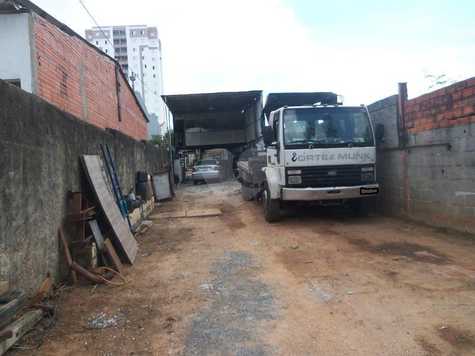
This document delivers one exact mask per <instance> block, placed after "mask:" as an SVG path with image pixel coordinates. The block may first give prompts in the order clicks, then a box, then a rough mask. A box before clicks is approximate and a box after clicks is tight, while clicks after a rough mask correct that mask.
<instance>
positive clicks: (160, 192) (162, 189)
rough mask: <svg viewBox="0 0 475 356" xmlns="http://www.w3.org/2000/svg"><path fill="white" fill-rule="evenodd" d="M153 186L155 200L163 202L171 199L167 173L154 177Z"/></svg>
mask: <svg viewBox="0 0 475 356" xmlns="http://www.w3.org/2000/svg"><path fill="white" fill-rule="evenodd" d="M153 186H154V189H155V192H156V194H157V200H165V199H170V198H171V197H172V192H171V189H170V175H169V174H168V172H167V173H162V174H157V175H154V176H153Z"/></svg>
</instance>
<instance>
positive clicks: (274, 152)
mask: <svg viewBox="0 0 475 356" xmlns="http://www.w3.org/2000/svg"><path fill="white" fill-rule="evenodd" d="M271 122H272V130H273V131H274V142H275V145H272V146H269V147H267V165H268V166H277V165H279V163H280V122H279V111H275V112H273V113H272V120H271Z"/></svg>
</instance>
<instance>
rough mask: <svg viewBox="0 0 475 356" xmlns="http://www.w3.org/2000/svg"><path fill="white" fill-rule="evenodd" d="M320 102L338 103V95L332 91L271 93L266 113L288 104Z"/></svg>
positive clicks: (268, 97) (267, 114) (299, 104)
mask: <svg viewBox="0 0 475 356" xmlns="http://www.w3.org/2000/svg"><path fill="white" fill-rule="evenodd" d="M318 102H321V103H326V104H329V105H332V104H336V103H337V95H336V94H335V93H332V92H300V93H298V92H297V93H295V92H294V93H270V94H269V95H268V96H267V101H266V105H265V106H264V114H266V116H267V117H268V116H269V114H270V113H271V112H272V111H274V110H276V109H278V108H281V107H282V106H286V105H287V106H301V105H312V104H315V103H318Z"/></svg>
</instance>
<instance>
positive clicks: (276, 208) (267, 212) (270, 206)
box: [262, 184, 281, 223]
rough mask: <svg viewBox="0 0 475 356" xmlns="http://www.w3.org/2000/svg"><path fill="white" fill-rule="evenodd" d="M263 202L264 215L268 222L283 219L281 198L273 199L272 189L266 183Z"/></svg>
mask: <svg viewBox="0 0 475 356" xmlns="http://www.w3.org/2000/svg"><path fill="white" fill-rule="evenodd" d="M262 203H263V205H264V217H265V219H266V221H267V222H269V223H273V222H277V221H279V220H280V219H281V214H280V200H279V199H271V197H270V189H269V187H268V186H267V184H266V186H265V189H264V191H263V193H262Z"/></svg>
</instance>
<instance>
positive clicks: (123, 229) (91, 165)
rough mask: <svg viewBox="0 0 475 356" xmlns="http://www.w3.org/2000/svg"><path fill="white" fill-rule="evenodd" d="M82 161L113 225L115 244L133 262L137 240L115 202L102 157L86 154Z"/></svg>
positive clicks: (100, 202)
mask: <svg viewBox="0 0 475 356" xmlns="http://www.w3.org/2000/svg"><path fill="white" fill-rule="evenodd" d="M82 163H83V166H84V170H85V171H86V175H87V177H88V179H89V183H90V184H91V187H92V189H93V191H94V193H95V194H96V197H97V201H98V202H99V204H100V206H101V208H102V210H103V211H104V215H105V216H106V219H107V221H108V222H109V224H110V225H111V227H112V231H113V235H114V241H113V243H114V246H115V247H116V248H117V249H118V251H119V253H120V255H121V257H122V258H123V259H124V260H125V261H126V262H128V263H133V262H134V260H135V257H136V255H137V249H138V247H137V241H136V240H135V238H134V236H133V235H132V233H131V232H130V230H129V227H128V225H127V222H126V221H125V220H124V218H123V217H122V214H121V213H120V211H119V207H118V206H117V203H116V202H115V199H114V196H113V195H112V191H111V188H110V186H109V184H108V183H107V178H106V173H105V171H104V169H103V166H102V161H101V158H100V157H99V156H96V155H84V156H82Z"/></svg>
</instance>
